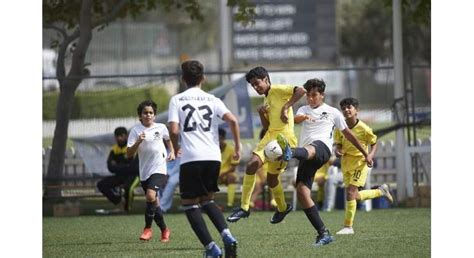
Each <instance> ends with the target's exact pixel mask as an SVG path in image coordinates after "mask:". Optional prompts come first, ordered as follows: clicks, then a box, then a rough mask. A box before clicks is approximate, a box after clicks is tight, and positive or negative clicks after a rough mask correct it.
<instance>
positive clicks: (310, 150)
mask: <svg viewBox="0 0 474 258" xmlns="http://www.w3.org/2000/svg"><path fill="white" fill-rule="evenodd" d="M277 142H278V145H280V147H281V149H282V150H283V156H282V160H283V161H289V160H290V159H292V158H295V159H298V160H310V159H313V158H314V156H315V154H316V150H315V148H314V146H312V145H307V146H304V147H292V145H291V143H290V142H289V140H288V139H287V136H285V135H283V134H278V135H277Z"/></svg>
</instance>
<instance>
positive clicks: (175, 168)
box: [161, 153, 180, 213]
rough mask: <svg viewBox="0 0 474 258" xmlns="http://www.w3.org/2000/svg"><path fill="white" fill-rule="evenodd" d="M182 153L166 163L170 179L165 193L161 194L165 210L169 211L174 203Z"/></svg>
mask: <svg viewBox="0 0 474 258" xmlns="http://www.w3.org/2000/svg"><path fill="white" fill-rule="evenodd" d="M179 156H180V154H179V153H178V156H177V157H176V159H175V160H171V161H168V163H166V166H167V170H168V181H167V182H166V185H165V188H164V189H163V194H162V195H161V210H163V212H165V213H166V212H168V211H169V210H170V209H171V206H172V205H173V199H174V198H173V197H174V191H175V190H176V187H177V186H178V184H179V161H180V157H179Z"/></svg>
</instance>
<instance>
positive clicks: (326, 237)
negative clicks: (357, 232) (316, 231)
mask: <svg viewBox="0 0 474 258" xmlns="http://www.w3.org/2000/svg"><path fill="white" fill-rule="evenodd" d="M333 241H334V238H333V237H332V236H331V234H330V233H329V230H327V229H326V230H325V231H324V233H323V234H322V235H318V236H317V237H316V242H314V244H313V245H314V246H316V247H320V246H323V245H327V244H329V243H331V242H333Z"/></svg>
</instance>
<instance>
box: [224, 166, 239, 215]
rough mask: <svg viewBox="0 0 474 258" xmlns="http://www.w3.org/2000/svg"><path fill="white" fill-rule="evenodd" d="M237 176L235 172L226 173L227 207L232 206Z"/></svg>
mask: <svg viewBox="0 0 474 258" xmlns="http://www.w3.org/2000/svg"><path fill="white" fill-rule="evenodd" d="M236 182H237V176H236V175H235V172H232V173H228V175H227V182H226V183H227V207H228V208H230V207H233V206H234V199H235V189H236V188H237V184H236Z"/></svg>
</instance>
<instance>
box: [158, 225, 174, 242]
mask: <svg viewBox="0 0 474 258" xmlns="http://www.w3.org/2000/svg"><path fill="white" fill-rule="evenodd" d="M170 234H171V231H170V229H169V228H165V230H163V231H161V239H160V242H163V243H167V242H169V241H170Z"/></svg>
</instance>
